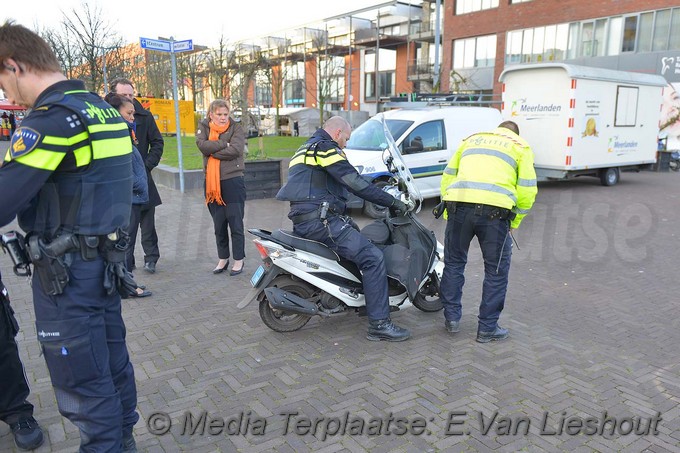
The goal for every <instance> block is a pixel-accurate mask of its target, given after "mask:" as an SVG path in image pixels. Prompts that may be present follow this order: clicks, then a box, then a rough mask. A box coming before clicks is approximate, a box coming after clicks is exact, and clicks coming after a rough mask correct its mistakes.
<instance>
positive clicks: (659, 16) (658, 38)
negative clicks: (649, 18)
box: [652, 9, 671, 50]
mask: <svg viewBox="0 0 680 453" xmlns="http://www.w3.org/2000/svg"><path fill="white" fill-rule="evenodd" d="M670 28H671V10H670V9H664V10H661V11H657V12H656V21H655V23H654V39H652V50H666V49H668V34H669V33H670Z"/></svg>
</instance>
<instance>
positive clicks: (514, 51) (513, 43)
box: [505, 30, 523, 64]
mask: <svg viewBox="0 0 680 453" xmlns="http://www.w3.org/2000/svg"><path fill="white" fill-rule="evenodd" d="M522 34H523V32H522V30H517V31H510V32H508V36H507V37H506V38H505V62H506V63H508V64H516V63H519V62H520V61H521V59H522Z"/></svg>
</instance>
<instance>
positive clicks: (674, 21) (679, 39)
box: [668, 8, 680, 50]
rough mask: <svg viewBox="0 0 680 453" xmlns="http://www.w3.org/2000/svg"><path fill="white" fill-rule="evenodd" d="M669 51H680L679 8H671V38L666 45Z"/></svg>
mask: <svg viewBox="0 0 680 453" xmlns="http://www.w3.org/2000/svg"><path fill="white" fill-rule="evenodd" d="M668 48H669V49H671V50H677V49H680V8H673V14H672V18H671V36H670V41H669V44H668Z"/></svg>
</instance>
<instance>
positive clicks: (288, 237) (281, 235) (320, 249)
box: [272, 230, 340, 261]
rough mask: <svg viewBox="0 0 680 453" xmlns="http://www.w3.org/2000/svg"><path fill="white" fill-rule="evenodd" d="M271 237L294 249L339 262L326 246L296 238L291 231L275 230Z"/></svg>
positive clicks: (338, 258) (336, 255)
mask: <svg viewBox="0 0 680 453" xmlns="http://www.w3.org/2000/svg"><path fill="white" fill-rule="evenodd" d="M272 237H273V238H274V239H276V240H279V241H281V242H283V243H284V244H287V245H290V246H291V247H293V248H295V249H298V250H304V251H306V252H309V253H313V254H314V255H318V256H320V257H323V258H326V259H329V260H333V261H340V257H339V256H338V254H337V253H335V252H334V251H333V250H331V249H329V248H328V247H327V246H326V244H323V243H321V242H318V241H313V240H311V239H305V238H302V237H300V236H296V235H295V234H293V232H292V231H285V230H276V231H274V232H273V233H272Z"/></svg>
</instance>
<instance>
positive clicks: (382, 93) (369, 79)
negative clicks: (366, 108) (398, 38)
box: [364, 49, 397, 100]
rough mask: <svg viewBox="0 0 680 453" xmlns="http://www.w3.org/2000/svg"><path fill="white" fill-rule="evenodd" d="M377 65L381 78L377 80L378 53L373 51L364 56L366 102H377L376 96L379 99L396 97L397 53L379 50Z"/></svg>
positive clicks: (389, 50)
mask: <svg viewBox="0 0 680 453" xmlns="http://www.w3.org/2000/svg"><path fill="white" fill-rule="evenodd" d="M377 63H378V71H377V72H378V74H379V77H378V79H377V80H376V53H375V51H372V52H366V53H365V54H364V73H365V76H364V77H365V78H364V98H365V99H366V100H375V99H376V94H377V96H378V97H388V96H394V93H395V82H396V77H395V71H396V68H397V51H396V50H391V49H379V53H378V61H377ZM378 87H379V88H378ZM378 91H379V93H378Z"/></svg>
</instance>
